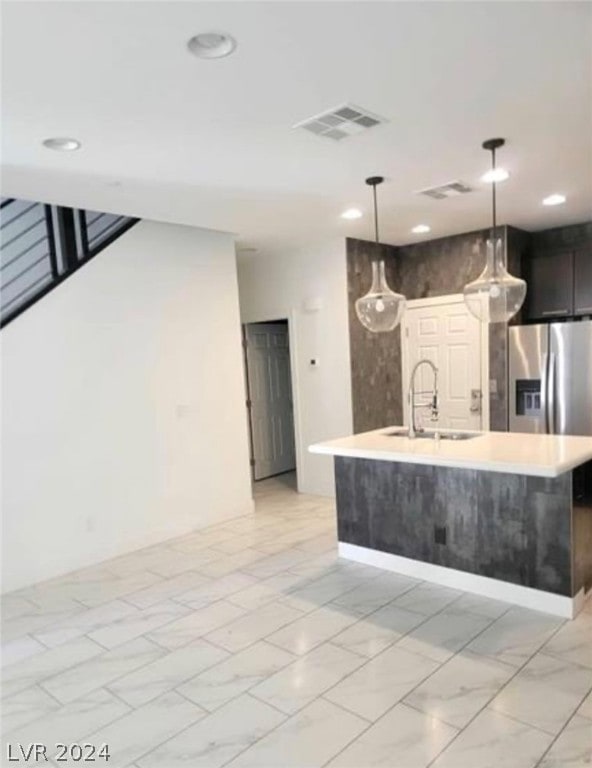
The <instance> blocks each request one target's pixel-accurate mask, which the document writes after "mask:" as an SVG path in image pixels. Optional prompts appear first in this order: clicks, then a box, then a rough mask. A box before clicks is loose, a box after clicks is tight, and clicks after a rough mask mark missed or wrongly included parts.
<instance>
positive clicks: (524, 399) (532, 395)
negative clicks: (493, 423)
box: [509, 320, 592, 435]
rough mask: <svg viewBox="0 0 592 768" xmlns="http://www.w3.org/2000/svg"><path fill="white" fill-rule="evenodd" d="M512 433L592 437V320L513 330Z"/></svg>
mask: <svg viewBox="0 0 592 768" xmlns="http://www.w3.org/2000/svg"><path fill="white" fill-rule="evenodd" d="M509 339H510V341H509V344H510V352H509V405H510V432H538V433H541V434H557V435H592V320H582V321H580V322H572V323H551V324H547V325H520V326H518V325H517V326H513V327H511V328H510V330H509Z"/></svg>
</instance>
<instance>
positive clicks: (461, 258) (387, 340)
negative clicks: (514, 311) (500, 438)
mask: <svg viewBox="0 0 592 768" xmlns="http://www.w3.org/2000/svg"><path fill="white" fill-rule="evenodd" d="M500 229H502V231H503V236H504V238H505V240H506V243H507V260H508V266H509V269H510V271H511V272H512V273H513V274H521V265H520V255H521V253H522V252H523V251H524V250H525V248H526V247H527V245H528V243H527V238H528V233H526V232H521V231H520V230H516V229H514V228H513V227H502V228H500ZM488 235H489V229H483V230H477V231H475V232H468V233H465V234H461V235H454V236H452V237H444V238H440V239H437V240H430V241H427V242H422V243H416V244H413V245H406V246H402V247H397V246H388V245H381V246H378V247H379V248H380V249H381V255H382V256H383V257H384V259H385V263H386V265H387V276H388V279H389V284H390V285H391V287H392V288H393V289H394V290H397V291H400V292H401V293H403V294H405V296H406V297H407V298H408V299H419V298H426V297H430V296H443V295H448V294H452V293H461V292H462V290H463V287H464V286H465V284H466V283H468V282H470V281H471V280H474V279H475V278H476V277H478V275H479V274H480V273H481V271H482V270H483V267H484V265H485V242H486V240H487V237H488ZM376 248H377V246H376V244H374V243H370V242H366V241H365V240H354V239H351V238H348V240H347V248H346V252H347V274H348V299H349V329H350V353H351V365H352V401H353V421H354V432H366V431H368V430H370V429H377V428H379V427H383V426H388V425H390V424H401V423H402V421H403V402H402V390H401V338H400V331H399V329H398V328H397V329H395V330H394V331H392V333H385V334H373V333H370V332H369V331H366V330H365V329H364V328H363V327H362V326H361V324H360V322H359V321H358V319H357V317H356V314H355V309H354V303H355V301H356V299H357V298H359V297H360V296H362V295H363V294H364V293H366V291H367V290H368V288H369V286H370V278H371V267H370V259H371V255H372V253H374V252H375V249H376ZM489 366H490V378H491V379H494V380H495V382H496V389H497V392H496V393H493V394H492V395H490V414H491V419H490V426H491V429H494V430H500V431H505V430H507V425H508V410H507V391H506V390H507V326H506V325H504V324H498V325H494V326H491V328H490V358H489Z"/></svg>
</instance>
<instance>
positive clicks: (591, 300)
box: [574, 244, 592, 315]
mask: <svg viewBox="0 0 592 768" xmlns="http://www.w3.org/2000/svg"><path fill="white" fill-rule="evenodd" d="M574 314H575V315H592V244H589V245H586V246H582V247H580V248H577V249H576V250H575V251H574Z"/></svg>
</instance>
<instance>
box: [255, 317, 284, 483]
mask: <svg viewBox="0 0 592 768" xmlns="http://www.w3.org/2000/svg"><path fill="white" fill-rule="evenodd" d="M245 328H246V332H245V341H246V361H247V376H248V386H249V395H248V397H249V399H248V401H247V405H248V406H249V413H250V423H251V446H252V453H253V455H252V461H253V462H254V464H253V477H254V479H255V480H261V479H262V478H264V477H269V476H270V475H277V474H279V473H280V472H288V471H290V470H292V469H295V467H296V451H295V444H294V414H293V404H292V381H291V375H290V344H289V336H288V327H287V324H285V323H252V324H249V325H247V326H246V327H245Z"/></svg>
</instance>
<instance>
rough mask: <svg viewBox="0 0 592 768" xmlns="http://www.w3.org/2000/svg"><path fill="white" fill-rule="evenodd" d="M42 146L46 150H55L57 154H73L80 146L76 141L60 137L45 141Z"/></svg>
mask: <svg viewBox="0 0 592 768" xmlns="http://www.w3.org/2000/svg"><path fill="white" fill-rule="evenodd" d="M43 146H44V147H47V149H55V150H57V151H58V152H74V151H75V150H76V149H80V147H81V146H82V145H81V144H80V142H79V141H78V139H71V138H66V137H61V136H56V137H52V138H51V139H45V141H44V142H43Z"/></svg>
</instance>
